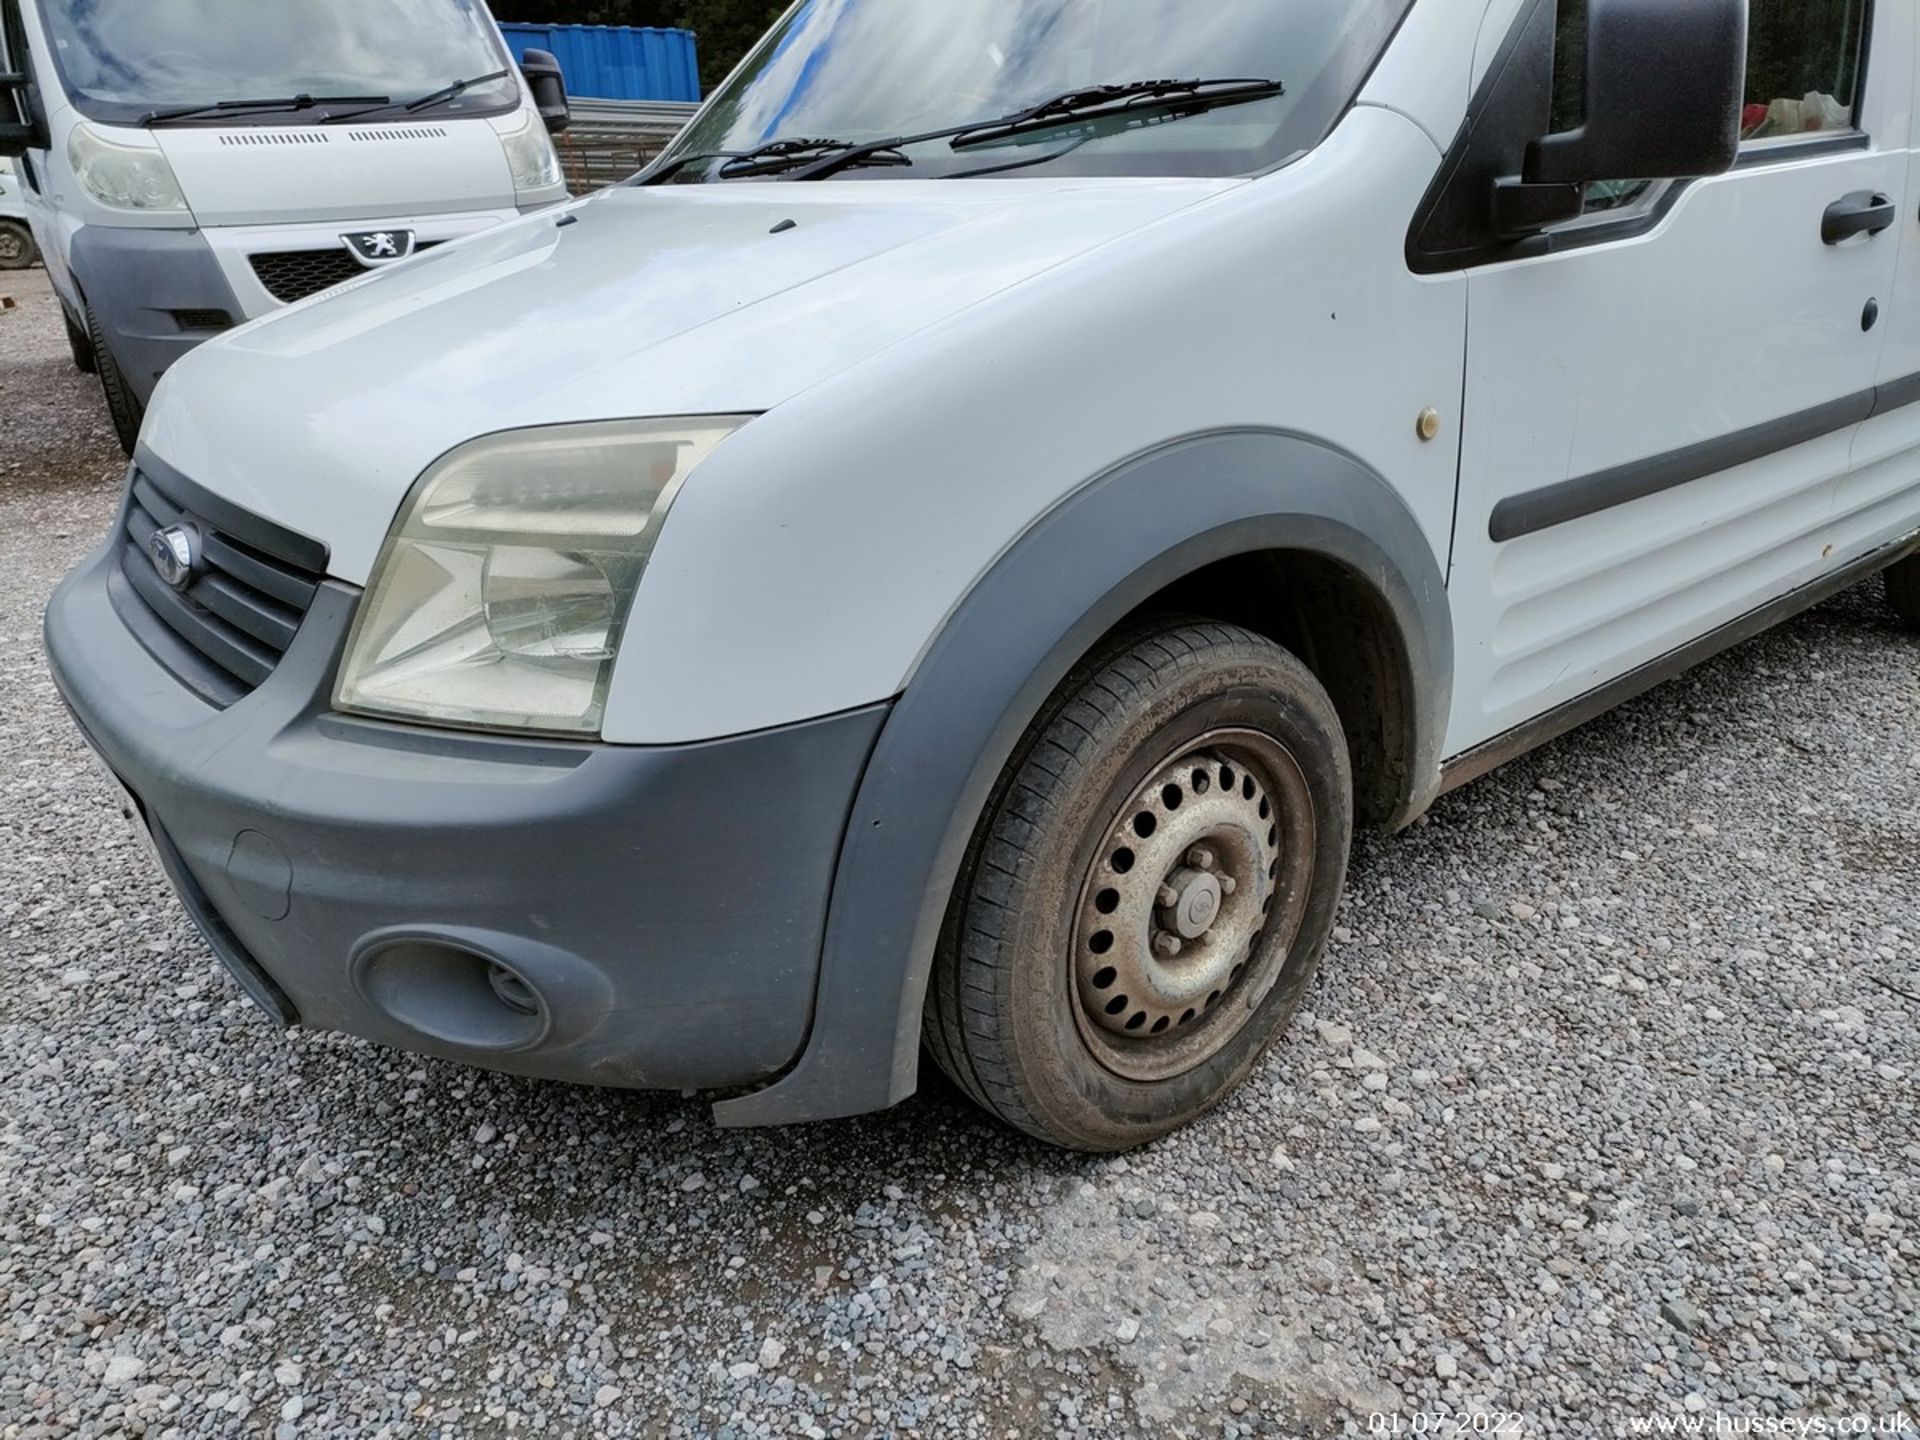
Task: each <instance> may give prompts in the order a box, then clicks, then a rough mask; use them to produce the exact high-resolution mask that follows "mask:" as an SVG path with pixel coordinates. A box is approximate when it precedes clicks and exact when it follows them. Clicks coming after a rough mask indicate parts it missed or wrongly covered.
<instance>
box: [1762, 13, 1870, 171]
mask: <svg viewBox="0 0 1920 1440" xmlns="http://www.w3.org/2000/svg"><path fill="white" fill-rule="evenodd" d="M1870 4H1871V0H1753V5H1752V9H1751V11H1750V16H1751V18H1750V19H1749V21H1748V27H1749V29H1748V39H1747V108H1746V111H1745V113H1744V114H1742V116H1741V117H1740V133H1741V135H1742V136H1743V137H1745V138H1746V139H1748V140H1775V139H1780V138H1782V137H1785V136H1790V135H1819V134H1829V133H1831V132H1833V131H1836V130H1851V129H1852V128H1853V124H1854V111H1855V107H1856V106H1857V105H1858V104H1859V103H1860V95H1859V89H1860V62H1861V58H1862V51H1863V50H1864V48H1865V39H1866V28H1867V9H1868V6H1869V5H1870Z"/></svg>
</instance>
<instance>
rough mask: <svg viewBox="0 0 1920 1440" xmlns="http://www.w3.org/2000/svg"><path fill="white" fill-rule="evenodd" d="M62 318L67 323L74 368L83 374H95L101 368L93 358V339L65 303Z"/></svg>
mask: <svg viewBox="0 0 1920 1440" xmlns="http://www.w3.org/2000/svg"><path fill="white" fill-rule="evenodd" d="M60 318H61V319H62V320H64V321H66V324H67V349H68V350H70V351H71V352H72V353H73V368H74V369H76V370H78V371H79V372H80V373H81V374H82V375H91V374H93V373H94V372H95V371H96V370H97V369H98V368H99V366H98V365H97V364H96V363H95V361H94V358H93V341H92V340H90V339H88V338H87V332H86V330H85V328H84V327H82V325H81V324H80V322H79V321H77V320H75V319H74V318H73V313H72V312H71V311H69V310H68V309H67V307H66V306H65V305H62V306H61V307H60Z"/></svg>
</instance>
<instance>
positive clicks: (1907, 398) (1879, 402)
mask: <svg viewBox="0 0 1920 1440" xmlns="http://www.w3.org/2000/svg"><path fill="white" fill-rule="evenodd" d="M1916 404H1920V375H1904V376H1902V377H1901V378H1900V379H1898V380H1889V381H1888V382H1887V383H1886V384H1884V385H1882V386H1881V387H1880V388H1879V389H1878V390H1876V391H1875V392H1874V399H1873V413H1874V414H1876V415H1884V414H1886V413H1887V412H1888V411H1889V410H1899V409H1902V408H1904V407H1905V406H1908V405H1916Z"/></svg>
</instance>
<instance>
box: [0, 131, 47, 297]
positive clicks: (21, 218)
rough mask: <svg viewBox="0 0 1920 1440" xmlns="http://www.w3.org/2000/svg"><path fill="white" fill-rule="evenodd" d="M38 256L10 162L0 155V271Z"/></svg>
mask: <svg viewBox="0 0 1920 1440" xmlns="http://www.w3.org/2000/svg"><path fill="white" fill-rule="evenodd" d="M39 258H40V247H39V246H37V245H36V244H34V240H33V230H32V227H30V226H29V225H28V224H27V205H26V202H25V201H24V200H22V199H21V198H20V181H19V179H18V178H17V177H16V176H15V175H14V173H13V162H12V161H10V160H8V159H6V158H5V157H4V156H0V270H24V269H26V268H27V267H28V266H29V265H31V264H33V263H34V261H36V260H38V259H39Z"/></svg>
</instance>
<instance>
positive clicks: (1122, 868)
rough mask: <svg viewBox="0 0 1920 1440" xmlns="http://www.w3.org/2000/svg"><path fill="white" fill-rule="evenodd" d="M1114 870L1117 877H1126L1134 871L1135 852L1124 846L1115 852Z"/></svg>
mask: <svg viewBox="0 0 1920 1440" xmlns="http://www.w3.org/2000/svg"><path fill="white" fill-rule="evenodd" d="M1113 869H1114V873H1115V874H1116V875H1124V874H1126V873H1127V872H1128V871H1129V870H1131V869H1133V851H1131V850H1129V849H1127V848H1126V847H1125V846H1124V845H1123V846H1121V847H1120V848H1119V849H1118V850H1116V851H1114V852H1113Z"/></svg>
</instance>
